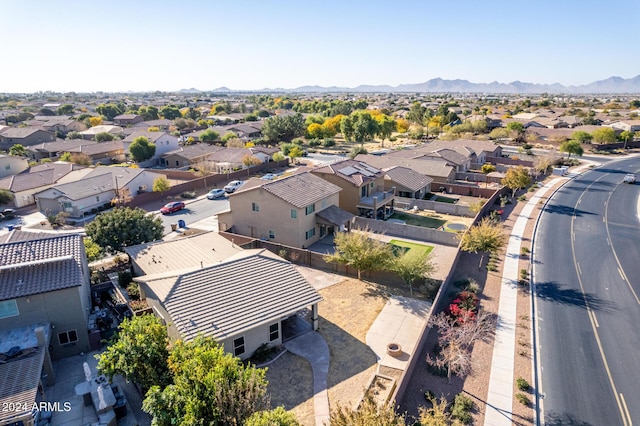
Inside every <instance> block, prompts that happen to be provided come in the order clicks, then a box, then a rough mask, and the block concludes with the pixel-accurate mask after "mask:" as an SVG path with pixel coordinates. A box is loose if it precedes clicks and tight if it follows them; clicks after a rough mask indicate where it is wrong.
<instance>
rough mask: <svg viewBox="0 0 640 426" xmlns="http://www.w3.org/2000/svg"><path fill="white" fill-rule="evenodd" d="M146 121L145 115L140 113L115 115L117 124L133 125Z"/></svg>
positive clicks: (114, 118) (114, 119)
mask: <svg viewBox="0 0 640 426" xmlns="http://www.w3.org/2000/svg"><path fill="white" fill-rule="evenodd" d="M142 121H144V117H142V116H141V115H138V114H120V115H117V116H115V117H113V124H115V125H117V126H131V125H133V124H136V123H140V122H142Z"/></svg>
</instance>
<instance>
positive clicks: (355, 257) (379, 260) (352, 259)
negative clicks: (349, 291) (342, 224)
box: [324, 231, 393, 280]
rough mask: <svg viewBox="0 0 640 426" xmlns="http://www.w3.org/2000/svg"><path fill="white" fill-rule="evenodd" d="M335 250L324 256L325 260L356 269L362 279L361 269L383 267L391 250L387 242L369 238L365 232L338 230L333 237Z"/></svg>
mask: <svg viewBox="0 0 640 426" xmlns="http://www.w3.org/2000/svg"><path fill="white" fill-rule="evenodd" d="M334 243H335V245H336V249H335V252H334V253H333V254H328V255H325V256H324V259H325V260H326V261H327V262H336V263H342V264H344V265H348V266H351V267H353V268H355V269H356V270H357V271H358V279H359V280H360V279H362V272H363V271H376V270H381V269H385V268H386V267H387V264H388V263H389V260H390V259H391V258H393V252H392V251H391V247H390V246H389V245H388V244H385V243H383V242H382V241H379V240H374V239H373V238H369V236H368V235H367V234H366V233H365V232H355V231H352V232H338V233H337V234H336V235H335V237H334Z"/></svg>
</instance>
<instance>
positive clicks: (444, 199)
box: [434, 195, 458, 204]
mask: <svg viewBox="0 0 640 426" xmlns="http://www.w3.org/2000/svg"><path fill="white" fill-rule="evenodd" d="M434 201H437V202H438V203H449V204H455V203H456V202H457V201H458V199H457V198H449V197H442V196H440V195H438V196H437V197H436V199H435V200H434Z"/></svg>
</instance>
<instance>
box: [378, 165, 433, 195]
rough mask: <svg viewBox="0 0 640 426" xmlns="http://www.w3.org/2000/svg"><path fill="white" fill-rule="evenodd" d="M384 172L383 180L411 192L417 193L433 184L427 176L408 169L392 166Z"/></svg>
mask: <svg viewBox="0 0 640 426" xmlns="http://www.w3.org/2000/svg"><path fill="white" fill-rule="evenodd" d="M383 171H384V179H385V180H390V181H392V182H395V183H397V184H398V185H400V186H403V187H405V188H407V189H410V190H412V191H418V190H420V189H422V188H424V187H425V186H427V185H429V184H430V183H431V182H433V179H432V178H430V177H429V176H425V175H422V174H420V173H418V172H416V171H414V170H412V169H410V168H408V167H403V166H392V167H389V168H386V169H383Z"/></svg>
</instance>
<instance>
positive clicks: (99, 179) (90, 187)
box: [41, 172, 115, 200]
mask: <svg viewBox="0 0 640 426" xmlns="http://www.w3.org/2000/svg"><path fill="white" fill-rule="evenodd" d="M54 188H55V189H56V191H58V192H61V193H62V195H64V196H65V197H67V198H69V199H71V200H81V199H83V198H87V197H90V196H92V195H100V194H104V193H105V192H108V191H112V190H114V189H115V184H114V178H113V175H112V173H109V172H106V173H103V174H100V175H94V176H91V177H89V176H85V177H84V178H82V179H81V180H78V181H75V182H69V183H64V184H61V185H56V186H54ZM41 194H42V193H41ZM55 198H58V197H55Z"/></svg>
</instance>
